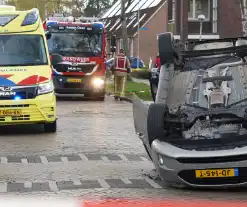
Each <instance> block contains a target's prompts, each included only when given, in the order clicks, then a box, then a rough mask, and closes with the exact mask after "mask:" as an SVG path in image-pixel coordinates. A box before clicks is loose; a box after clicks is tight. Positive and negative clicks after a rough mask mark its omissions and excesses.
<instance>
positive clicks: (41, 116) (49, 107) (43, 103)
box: [0, 93, 56, 125]
mask: <svg viewBox="0 0 247 207" xmlns="http://www.w3.org/2000/svg"><path fill="white" fill-rule="evenodd" d="M0 110H2V111H6V110H19V111H21V115H16V116H13V115H12V116H5V115H0V125H18V124H36V123H37V124H38V123H51V122H54V121H55V120H56V97H55V95H54V93H49V94H44V95H39V96H37V97H36V98H35V99H23V100H1V101H0Z"/></svg>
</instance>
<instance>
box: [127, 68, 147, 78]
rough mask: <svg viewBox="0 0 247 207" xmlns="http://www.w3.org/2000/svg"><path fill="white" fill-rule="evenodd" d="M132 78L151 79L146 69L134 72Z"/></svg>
mask: <svg viewBox="0 0 247 207" xmlns="http://www.w3.org/2000/svg"><path fill="white" fill-rule="evenodd" d="M131 76H132V77H133V78H140V79H148V78H149V70H146V69H140V70H132V72H131Z"/></svg>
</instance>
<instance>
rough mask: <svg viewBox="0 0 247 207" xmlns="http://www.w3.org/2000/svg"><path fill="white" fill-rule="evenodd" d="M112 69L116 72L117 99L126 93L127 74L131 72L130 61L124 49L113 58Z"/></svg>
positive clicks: (115, 91) (115, 89)
mask: <svg viewBox="0 0 247 207" xmlns="http://www.w3.org/2000/svg"><path fill="white" fill-rule="evenodd" d="M112 70H113V74H114V93H115V96H114V97H115V100H118V99H120V96H123V95H124V88H125V81H126V78H127V74H129V73H130V61H129V59H128V57H127V56H126V55H125V53H124V50H123V49H120V51H119V54H117V55H116V56H115V58H114V60H113V64H112Z"/></svg>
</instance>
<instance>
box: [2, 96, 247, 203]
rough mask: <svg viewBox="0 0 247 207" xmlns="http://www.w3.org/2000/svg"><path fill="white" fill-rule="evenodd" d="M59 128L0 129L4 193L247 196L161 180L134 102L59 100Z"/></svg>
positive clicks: (87, 196)
mask: <svg viewBox="0 0 247 207" xmlns="http://www.w3.org/2000/svg"><path fill="white" fill-rule="evenodd" d="M57 106H58V107H57V110H58V131H57V133H56V134H44V133H43V132H42V127H40V126H35V127H31V126H21V127H7V128H6V127H4V128H1V130H0V149H1V151H0V157H1V164H0V166H1V169H0V182H1V183H0V195H2V196H13V195H15V196H18V195H19V196H26V195H32V196H37V197H40V196H41V195H43V196H46V197H49V196H50V197H57V196H58V197H60V196H66V197H70V196H79V197H81V198H84V199H97V198H132V199H152V198H155V199H171V200H177V199H182V200H193V199H207V200H216V199H219V200H232V201H234V200H242V201H243V200H247V197H246V190H241V191H239V190H237V191H231V192H229V191H214V192H212V191H196V190H188V189H173V188H169V187H167V186H165V185H164V184H163V183H162V182H161V181H160V180H159V179H154V178H156V173H155V171H153V164H152V163H151V162H150V161H149V160H148V158H147V156H146V153H145V151H144V149H143V146H142V143H141V141H140V140H139V139H138V138H137V136H136V135H135V132H134V127H133V118H132V105H131V104H130V103H126V102H115V101H114V99H113V98H112V97H107V99H106V101H105V102H93V101H59V102H58V103H57Z"/></svg>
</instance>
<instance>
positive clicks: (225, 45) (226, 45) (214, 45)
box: [193, 42, 234, 50]
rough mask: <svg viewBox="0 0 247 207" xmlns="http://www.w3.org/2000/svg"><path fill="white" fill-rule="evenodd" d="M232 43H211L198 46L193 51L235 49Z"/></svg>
mask: <svg viewBox="0 0 247 207" xmlns="http://www.w3.org/2000/svg"><path fill="white" fill-rule="evenodd" d="M233 46H234V45H233V43H232V42H210V43H203V44H198V45H196V46H195V47H194V48H193V50H213V49H224V48H229V47H233Z"/></svg>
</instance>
